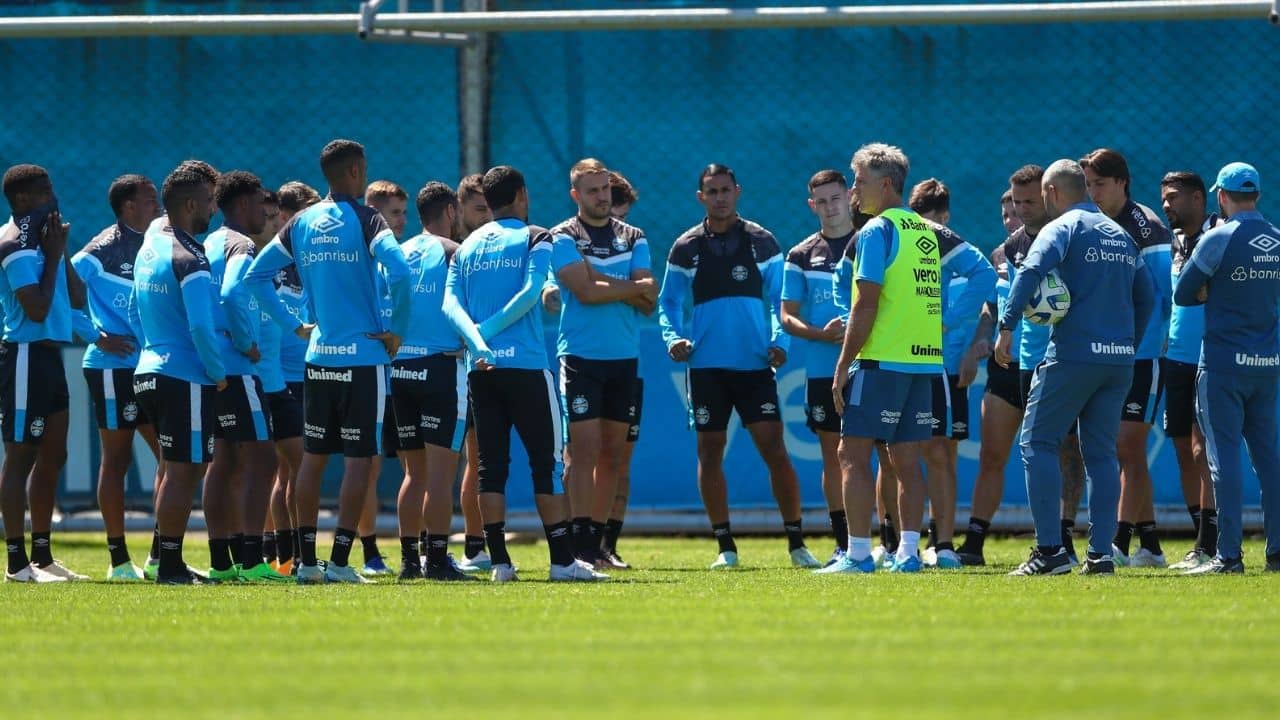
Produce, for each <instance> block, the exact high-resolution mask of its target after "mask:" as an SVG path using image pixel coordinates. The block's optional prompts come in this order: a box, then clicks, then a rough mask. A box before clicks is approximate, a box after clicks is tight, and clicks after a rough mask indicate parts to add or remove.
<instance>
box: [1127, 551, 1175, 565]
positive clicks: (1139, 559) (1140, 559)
mask: <svg viewBox="0 0 1280 720" xmlns="http://www.w3.org/2000/svg"><path fill="white" fill-rule="evenodd" d="M1165 565H1168V563H1166V562H1165V561H1164V555H1163V554H1160V555H1157V554H1155V553H1153V552H1151V551H1150V550H1148V549H1146V548H1138V552H1136V553H1134V554H1133V557H1131V558H1129V567H1136V568H1163V567H1164V566H1165Z"/></svg>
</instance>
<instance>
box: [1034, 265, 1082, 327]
mask: <svg viewBox="0 0 1280 720" xmlns="http://www.w3.org/2000/svg"><path fill="white" fill-rule="evenodd" d="M1070 309H1071V291H1069V290H1067V284H1066V283H1064V282H1062V277H1061V276H1059V275H1058V271H1057V270H1050V271H1049V272H1048V273H1046V274H1045V276H1044V277H1043V278H1041V280H1040V287H1037V288H1036V291H1035V292H1034V293H1032V295H1031V301H1030V302H1029V303H1028V304H1027V309H1026V310H1025V311H1024V313H1023V314H1024V315H1026V317H1027V319H1028V320H1030V321H1031V322H1033V323H1035V324H1036V325H1054V324H1056V323H1057V322H1058V321H1059V320H1061V319H1062V318H1064V317H1066V316H1067V311H1068V310H1070Z"/></svg>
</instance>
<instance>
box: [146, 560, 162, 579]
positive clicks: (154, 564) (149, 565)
mask: <svg viewBox="0 0 1280 720" xmlns="http://www.w3.org/2000/svg"><path fill="white" fill-rule="evenodd" d="M159 574H160V561H159V560H157V559H155V558H153V557H151V556H149V555H148V556H147V562H146V563H145V564H144V565H143V566H142V577H144V578H146V579H147V580H155V579H156V576H157V575H159Z"/></svg>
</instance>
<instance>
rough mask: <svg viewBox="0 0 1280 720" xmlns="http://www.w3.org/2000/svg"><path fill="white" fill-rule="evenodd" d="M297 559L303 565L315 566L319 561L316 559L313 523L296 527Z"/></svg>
mask: <svg viewBox="0 0 1280 720" xmlns="http://www.w3.org/2000/svg"><path fill="white" fill-rule="evenodd" d="M298 559H299V560H301V561H302V564H303V565H309V566H311V567H315V566H316V565H319V564H320V562H319V561H318V560H317V559H316V528H315V526H314V525H310V526H303V527H300V528H298Z"/></svg>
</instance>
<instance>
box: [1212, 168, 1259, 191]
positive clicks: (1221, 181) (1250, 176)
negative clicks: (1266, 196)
mask: <svg viewBox="0 0 1280 720" xmlns="http://www.w3.org/2000/svg"><path fill="white" fill-rule="evenodd" d="M1218 190H1227V191H1229V192H1249V193H1254V192H1261V191H1262V180H1261V179H1260V178H1259V177H1258V171H1257V169H1256V168H1254V167H1253V166H1252V165H1250V164H1249V163H1242V162H1233V163H1231V164H1230V165H1227V166H1225V167H1223V168H1222V169H1221V170H1219V171H1218V181H1217V182H1215V183H1214V184H1213V187H1211V188H1209V191H1210V192H1217V191H1218Z"/></svg>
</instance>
